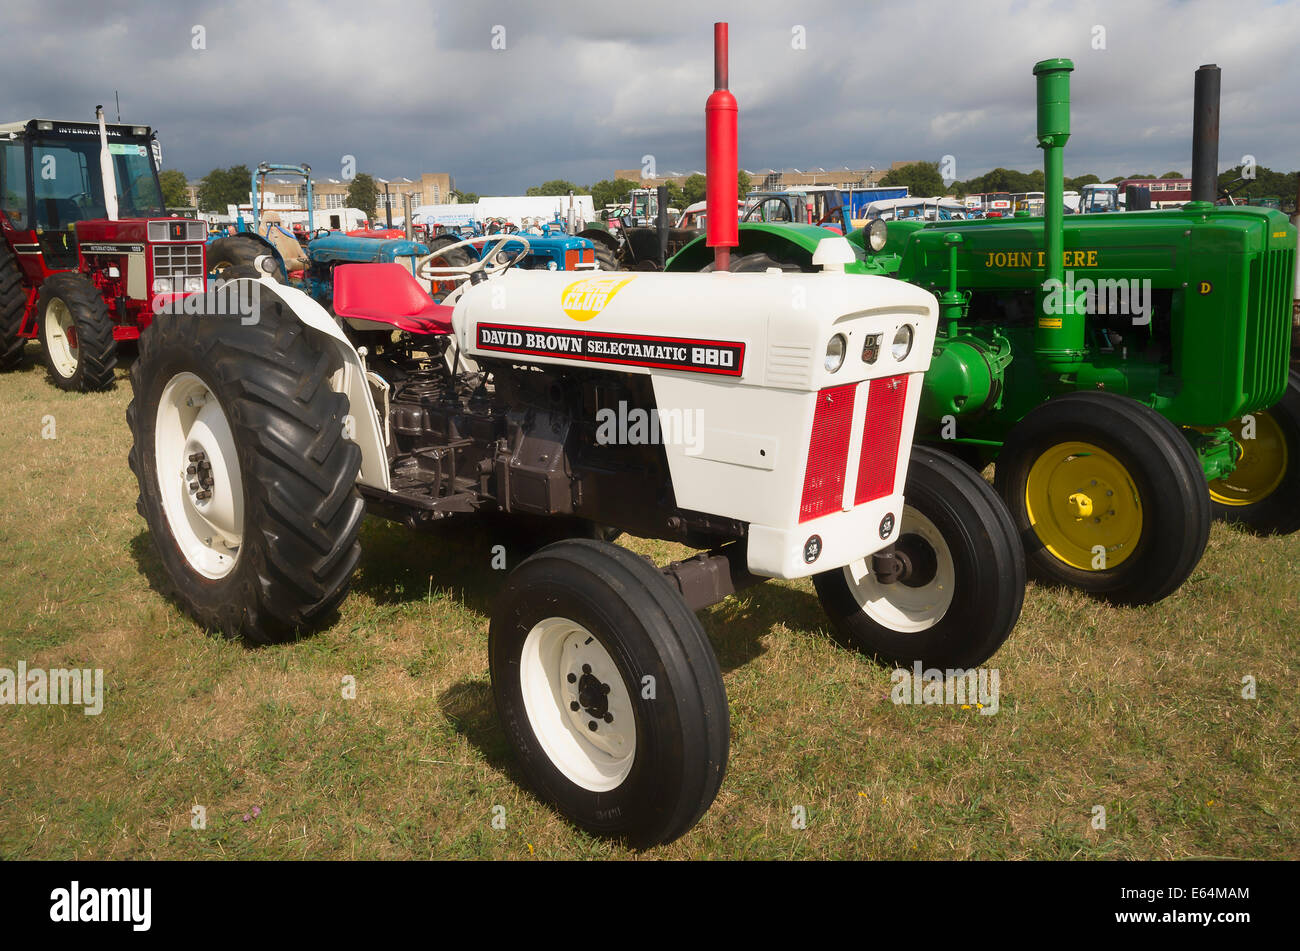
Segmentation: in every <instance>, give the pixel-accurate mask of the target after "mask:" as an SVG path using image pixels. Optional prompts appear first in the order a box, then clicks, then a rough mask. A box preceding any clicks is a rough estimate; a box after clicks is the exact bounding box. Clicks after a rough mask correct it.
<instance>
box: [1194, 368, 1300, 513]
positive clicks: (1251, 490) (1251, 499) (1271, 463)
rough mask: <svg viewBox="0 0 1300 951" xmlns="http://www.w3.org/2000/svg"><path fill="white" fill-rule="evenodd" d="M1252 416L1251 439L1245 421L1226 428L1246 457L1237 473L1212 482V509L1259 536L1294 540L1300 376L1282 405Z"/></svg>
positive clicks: (1299, 503) (1293, 378)
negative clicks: (1284, 536) (1276, 536)
mask: <svg viewBox="0 0 1300 951" xmlns="http://www.w3.org/2000/svg"><path fill="white" fill-rule="evenodd" d="M1251 415H1253V416H1254V421H1253V424H1252V425H1253V429H1254V432H1253V436H1252V438H1250V439H1244V438H1242V436H1243V429H1244V428H1245V425H1246V424H1244V423H1243V422H1242V420H1240V419H1235V420H1233V421H1232V422H1231V423H1227V424H1225V425H1226V426H1227V427H1228V428H1229V429H1231V430H1232V434H1233V436H1235V437H1236V439H1237V445H1238V447H1239V448H1240V450H1241V455H1240V458H1239V459H1238V460H1237V469H1236V471H1235V472H1233V473H1231V474H1230V475H1228V476H1225V477H1224V478H1222V479H1216V480H1215V481H1213V482H1211V483H1210V507H1211V510H1212V511H1213V513H1214V517H1215V518H1217V519H1220V520H1221V521H1224V522H1229V523H1231V524H1234V525H1239V526H1241V527H1242V528H1244V529H1246V530H1247V531H1249V532H1254V533H1255V534H1257V535H1289V534H1291V533H1292V532H1294V531H1296V530H1297V529H1300V373H1297V372H1296V371H1295V370H1292V371H1291V374H1290V376H1289V377H1288V379H1287V385H1286V391H1285V392H1284V393H1283V394H1282V399H1281V400H1279V401H1278V402H1277V403H1276V404H1274V405H1273V406H1271V407H1269V408H1268V409H1267V410H1260V411H1259V412H1256V413H1253V414H1251Z"/></svg>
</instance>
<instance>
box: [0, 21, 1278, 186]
mask: <svg viewBox="0 0 1300 951" xmlns="http://www.w3.org/2000/svg"><path fill="white" fill-rule="evenodd" d="M714 20H728V21H730V23H731V88H732V90H733V91H734V92H735V94H736V97H737V99H738V100H739V102H740V110H741V112H740V135H741V141H740V159H741V165H742V166H745V167H748V168H760V167H774V168H789V167H797V168H800V169H804V170H808V169H811V168H816V167H822V168H828V169H829V168H834V167H839V166H842V165H848V166H850V167H853V168H864V167H867V166H870V165H874V166H875V167H877V168H880V167H885V166H887V165H888V163H890V162H891V161H896V160H903V159H927V160H931V161H938V160H939V158H940V157H941V156H943V155H946V154H950V155H953V156H954V157H955V158H956V162H957V167H956V172H957V177H959V178H963V179H965V178H970V177H972V176H974V175H978V174H981V173H983V172H985V171H987V170H988V169H990V168H993V167H995V166H999V165H1001V166H1006V167H1012V168H1021V169H1024V170H1029V169H1031V168H1034V167H1037V166H1038V165H1039V162H1040V157H1039V154H1038V152H1037V151H1036V150H1035V149H1034V141H1033V132H1034V86H1033V77H1032V75H1031V72H1030V70H1031V68H1032V66H1033V63H1034V62H1035V61H1036V60H1039V59H1043V58H1046V57H1050V56H1068V57H1071V58H1072V59H1073V60H1074V61H1075V65H1076V69H1075V72H1074V76H1073V93H1074V115H1073V119H1074V122H1073V125H1074V136H1073V138H1072V139H1071V141H1070V145H1069V148H1068V150H1067V152H1066V167H1065V170H1066V174H1067V175H1079V174H1083V173H1084V172H1095V173H1097V174H1099V175H1101V176H1102V178H1108V177H1111V176H1113V175H1118V174H1128V173H1131V172H1143V171H1145V172H1152V173H1155V174H1157V175H1158V174H1160V173H1162V172H1165V171H1168V170H1171V169H1177V170H1179V171H1182V172H1184V173H1189V172H1190V149H1191V146H1190V138H1191V108H1192V75H1193V73H1194V71H1195V69H1196V67H1197V66H1198V65H1200V64H1202V63H1210V62H1214V63H1217V64H1218V65H1219V66H1221V67H1222V68H1223V122H1222V144H1221V148H1220V159H1221V163H1220V164H1221V167H1223V168H1227V167H1229V166H1231V165H1233V164H1236V162H1237V161H1239V160H1240V156H1242V155H1245V154H1250V155H1253V156H1254V157H1255V158H1256V160H1257V161H1258V162H1259V164H1261V165H1264V166H1267V167H1270V168H1273V169H1275V170H1288V171H1289V170H1294V169H1295V168H1297V167H1300V123H1297V121H1296V120H1297V110H1298V109H1300V55H1297V41H1298V40H1300V0H1275V2H1264V0H1234V2H1231V3H1228V2H1223V0H1216V2H1210V0H1185V2H1175V0H1125V2H1077V0H1054V2H1053V0H942V2H925V0H919V2H918V0H895V2H890V3H878V2H847V0H841V2H821V0H812V2H777V0H744V2H712V0H689V2H680V0H665V2H659V3H639V2H622V0H602V2H589V0H564V2H562V3H554V4H544V3H540V2H536V0H520V2H496V0H473V2H467V0H455V2H445V3H444V2H440V0H435V2H420V0H407V2H391V3H390V2H387V0H364V2H356V0H312V2H307V0H287V2H266V0H262V2H252V0H212V2H200V3H190V2H186V0H172V2H148V0H145V2H136V3H129V2H120V0H99V2H96V3H94V4H87V3H86V2H85V0H5V5H4V16H3V21H4V26H5V29H4V31H3V33H0V53H2V54H3V55H0V77H2V78H3V88H4V90H5V94H6V95H5V99H6V106H5V112H6V113H7V115H5V116H4V118H3V120H0V121H13V120H17V119H25V118H31V117H34V116H38V115H39V116H50V117H53V118H65V119H78V118H82V119H90V118H92V117H93V110H94V107H95V104H96V103H101V102H102V103H105V104H107V105H108V107H109V110H108V111H109V114H110V117H111V116H112V103H113V94H114V90H116V91H118V93H119V94H120V96H121V103H122V117H123V119H124V120H125V121H128V122H140V123H148V124H150V125H152V126H154V127H155V128H156V129H157V130H158V131H159V137H160V139H161V141H162V145H163V164H164V166H165V167H169V168H179V169H181V170H182V171H184V172H185V173H186V174H187V175H189V176H191V177H192V178H198V177H201V176H202V175H203V174H205V173H206V172H207V171H208V170H209V169H211V168H213V167H214V166H227V165H234V164H240V163H243V164H247V165H249V166H252V165H255V164H256V163H257V162H259V161H278V162H308V163H310V164H311V165H312V167H313V169H314V170H315V172H316V174H317V175H318V176H319V177H321V178H325V177H335V178H338V177H340V175H341V171H342V163H343V161H344V156H348V155H352V156H355V157H356V163H357V167H358V169H359V170H360V171H365V172H370V173H371V174H374V175H379V176H383V177H387V178H392V177H396V176H401V175H410V176H414V175H415V174H417V173H419V172H422V171H448V172H451V173H452V175H453V176H454V177H455V180H456V184H457V187H459V188H461V189H464V190H468V191H476V192H479V193H481V194H516V193H519V192H521V191H522V190H523V189H524V188H526V187H527V186H529V185H533V184H537V183H539V182H541V181H543V180H546V179H550V178H567V179H570V180H572V181H575V182H577V183H578V184H580V185H587V184H590V183H591V182H592V181H594V180H597V179H601V178H610V177H612V175H613V171H614V169H615V168H635V167H638V166H640V164H641V159H642V156H645V155H653V156H654V158H655V163H656V167H657V169H658V170H659V171H660V172H661V173H662V172H664V171H668V170H680V171H689V170H691V169H698V168H703V164H704V153H703V146H704V132H703V106H704V100H705V99H706V98H707V96H708V94H709V91H710V89H711V88H712V27H711V24H712V23H713V21H714ZM499 28H504V32H503V31H502V30H501V29H499ZM494 37H496V38H497V40H496V45H498V46H500V45H502V38H503V39H504V46H505V48H504V49H494V48H493V41H494ZM801 40H802V42H800V41H801ZM1102 45H1104V48H1100V49H1099V48H1094V47H1096V46H1102ZM800 46H802V47H803V48H798V47H800ZM196 47H202V48H196Z"/></svg>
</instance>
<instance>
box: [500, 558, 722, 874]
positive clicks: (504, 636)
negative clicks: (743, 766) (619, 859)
mask: <svg viewBox="0 0 1300 951" xmlns="http://www.w3.org/2000/svg"><path fill="white" fill-rule="evenodd" d="M489 666H490V668H491V672H492V690H493V693H494V695H495V697H496V705H497V712H498V714H499V716H500V718H501V723H502V725H503V726H504V728H505V732H506V736H507V737H508V738H509V740H510V742H511V744H512V745H513V746H514V748H515V752H516V754H517V755H518V757H519V761H520V763H521V765H522V767H523V771H524V773H525V774H526V776H527V778H528V781H529V783H530V784H531V785H532V787H533V788H534V789H535V790H536V791H537V793H538V794H539V795H540V796H541V797H542V798H543V799H545V800H546V801H547V802H550V803H553V804H554V805H555V806H556V807H557V808H558V809H559V810H560V812H562V813H563V814H564V815H566V816H568V817H569V818H570V819H571V820H572V821H573V822H575V823H576V824H577V825H579V826H581V827H582V828H584V829H586V830H588V831H589V832H591V833H593V834H595V835H600V836H609V837H620V838H624V839H626V840H627V841H628V843H629V844H630V845H632V846H634V847H637V848H648V847H650V846H653V845H657V844H660V843H664V842H670V841H672V840H673V839H675V838H677V837H678V836H681V835H682V834H684V833H685V832H686V831H687V830H689V829H690V828H691V827H692V826H693V825H695V823H696V822H697V821H698V820H699V818H700V816H702V815H703V814H704V812H705V810H707V809H708V808H709V805H710V803H712V802H713V798H714V796H715V795H717V792H718V787H719V786H720V785H721V783H722V777H723V773H724V772H725V770H726V764H727V746H728V722H729V721H728V714H727V697H726V693H725V690H724V688H723V684H722V675H721V673H720V671H719V670H718V662H717V659H716V658H715V656H714V654H713V649H712V647H711V646H710V645H709V642H708V640H707V638H706V637H705V635H704V631H703V628H701V626H700V622H699V620H698V619H697V618H696V617H695V615H694V613H692V612H691V610H690V609H689V608H688V607H687V606H686V603H685V602H684V601H683V600H682V598H681V596H680V595H679V594H678V593H677V592H676V591H675V590H674V589H673V587H672V586H671V585H670V584H669V582H668V581H667V580H666V579H665V578H664V577H663V575H662V574H660V572H659V571H658V570H657V569H656V568H655V567H654V566H653V565H651V564H650V563H648V562H647V561H645V560H644V559H642V558H639V557H638V556H636V555H634V554H632V553H631V552H629V551H627V550H626V549H623V548H619V547H617V546H615V545H610V544H607V543H605V542H599V541H592V540H585V539H571V540H568V541H562V542H557V543H556V544H554V545H550V546H548V547H546V548H544V549H542V550H541V551H539V552H538V553H537V554H535V555H533V556H532V557H531V558H529V559H528V560H526V561H524V562H523V563H522V564H521V565H520V566H519V567H518V568H517V569H516V570H515V572H514V573H513V574H512V575H511V576H510V578H509V579H508V581H507V582H506V587H505V590H504V591H503V592H502V594H501V595H500V597H499V599H498V602H497V605H496V609H495V610H494V612H493V615H492V624H491V631H490V634H489Z"/></svg>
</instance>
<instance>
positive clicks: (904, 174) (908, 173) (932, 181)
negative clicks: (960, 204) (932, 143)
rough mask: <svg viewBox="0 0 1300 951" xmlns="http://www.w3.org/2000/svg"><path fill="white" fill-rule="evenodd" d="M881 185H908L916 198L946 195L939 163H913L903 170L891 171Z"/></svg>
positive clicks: (905, 166) (909, 190) (894, 169)
mask: <svg viewBox="0 0 1300 951" xmlns="http://www.w3.org/2000/svg"><path fill="white" fill-rule="evenodd" d="M880 184H881V185H892V186H895V187H897V186H899V185H906V186H907V190H908V192H909V193H910V194H911V195H912V196H913V197H915V198H925V197H929V196H931V195H943V194H946V191H945V189H944V187H943V178H942V177H941V176H940V175H939V163H938V162H913V163H912V164H911V165H904V166H903V167H902V168H893V169H890V170H889V171H888V172H887V173H886V174H885V177H884V178H882V179H881V180H880Z"/></svg>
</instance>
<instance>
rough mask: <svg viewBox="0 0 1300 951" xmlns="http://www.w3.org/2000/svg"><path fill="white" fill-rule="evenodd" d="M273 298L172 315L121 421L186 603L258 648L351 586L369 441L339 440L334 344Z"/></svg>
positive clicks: (144, 343)
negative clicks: (252, 311) (252, 312)
mask: <svg viewBox="0 0 1300 951" xmlns="http://www.w3.org/2000/svg"><path fill="white" fill-rule="evenodd" d="M270 297H271V295H270V294H264V295H263V296H262V306H261V312H260V319H259V321H258V323H257V324H255V325H252V326H243V325H241V323H240V322H238V321H235V320H233V319H231V318H229V317H223V316H221V315H200V317H199V319H195V317H194V316H193V315H169V314H162V315H159V316H158V317H156V318H155V320H154V322H153V323H152V324H151V325H150V326H149V327H148V328H147V329H146V330H145V332H144V334H143V335H142V336H141V338H140V355H139V357H138V359H137V360H136V361H135V364H134V365H133V366H132V368H131V387H132V389H133V391H134V398H133V399H132V400H131V403H130V405H129V406H128V407H127V412H126V419H127V424H128V426H129V427H130V430H131V435H132V446H131V451H130V456H129V461H130V465H131V470H132V471H133V472H134V473H135V476H136V480H137V482H138V483H139V487H140V496H139V500H138V501H137V503H136V507H137V508H138V509H139V511H140V514H141V515H143V516H144V519H145V521H146V522H147V523H148V525H149V533H150V536H151V537H152V539H153V543H154V547H155V549H156V550H157V552H158V556H159V558H160V559H161V561H162V564H163V568H164V570H165V572H166V578H167V581H168V582H169V584H170V588H171V593H172V594H174V596H175V597H176V599H177V600H178V601H179V602H180V605H181V606H182V607H183V608H184V609H185V611H186V612H188V613H189V614H190V615H191V616H192V617H193V618H194V619H195V620H196V621H197V622H198V623H199V624H200V625H202V626H203V627H205V628H207V629H209V630H215V631H220V632H222V633H223V634H226V635H227V636H230V637H237V636H241V635H242V636H244V637H246V638H247V639H248V640H250V641H253V642H256V643H263V644H265V643H271V642H274V641H283V640H290V639H292V638H293V637H294V635H295V634H296V632H298V631H299V630H301V629H305V628H307V627H309V626H311V625H312V624H313V623H315V622H316V621H318V620H319V619H320V618H321V617H323V616H324V615H325V614H326V613H327V612H328V611H329V610H330V609H331V608H332V607H333V606H334V605H336V604H337V603H338V602H339V601H340V600H341V599H342V598H343V596H344V594H345V593H346V592H347V589H348V586H349V584H350V582H351V579H352V573H353V569H354V568H355V567H356V564H357V560H358V559H359V557H360V553H361V548H360V544H359V543H358V541H357V533H358V531H359V530H360V527H361V521H362V517H363V515H364V504H363V502H362V500H361V497H360V495H359V494H358V492H357V489H356V486H355V482H356V477H357V472H358V470H359V469H360V466H361V450H360V449H359V448H358V447H357V445H356V444H355V443H352V442H348V441H346V440H345V439H344V438H343V420H344V417H345V416H346V415H347V413H348V401H347V397H345V396H344V395H342V394H341V393H336V392H335V391H334V390H332V389H330V386H329V380H330V377H331V375H332V374H333V373H334V372H335V371H336V370H337V369H338V368H339V366H340V365H341V362H340V358H339V356H338V353H337V351H336V350H335V349H334V347H333V346H332V345H331V344H330V342H329V341H328V340H326V339H324V338H323V337H321V336H320V335H319V334H316V333H314V332H312V331H310V330H308V329H307V328H306V327H304V326H303V325H302V324H301V323H299V322H298V320H297V319H296V318H295V317H294V316H293V314H292V312H291V311H290V310H289V309H288V308H287V307H285V306H284V305H282V304H281V303H280V302H279V301H275V300H273V299H272V300H271V301H268V300H267V298H270Z"/></svg>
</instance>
